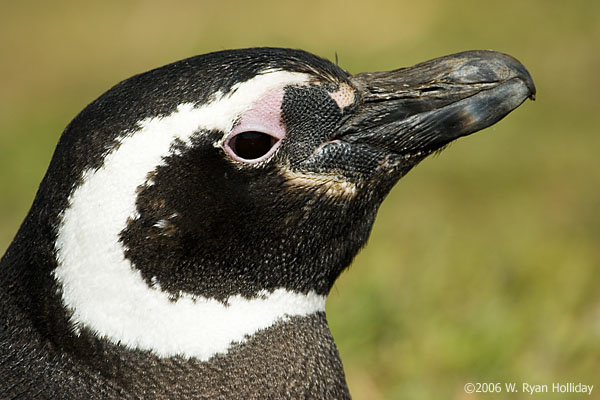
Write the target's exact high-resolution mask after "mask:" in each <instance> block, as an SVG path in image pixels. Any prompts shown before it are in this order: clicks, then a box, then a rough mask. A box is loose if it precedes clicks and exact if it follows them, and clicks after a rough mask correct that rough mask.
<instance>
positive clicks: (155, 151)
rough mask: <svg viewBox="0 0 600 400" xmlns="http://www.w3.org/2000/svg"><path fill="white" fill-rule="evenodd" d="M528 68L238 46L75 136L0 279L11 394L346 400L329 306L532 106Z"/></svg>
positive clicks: (121, 89)
mask: <svg viewBox="0 0 600 400" xmlns="http://www.w3.org/2000/svg"><path fill="white" fill-rule="evenodd" d="M535 92H536V90H535V86H534V83H533V80H532V78H531V76H530V74H529V72H528V71H527V70H526V68H525V67H524V66H523V65H522V64H521V63H520V62H518V61H517V60H516V59H514V58H512V57H511V56H508V55H505V54H501V53H497V52H493V51H466V52H462V53H457V54H453V55H449V56H444V57H440V58H437V59H433V60H431V61H427V62H424V63H420V64H417V65H415V66H412V67H408V68H400V69H397V70H393V71H387V72H375V73H359V74H354V75H352V74H350V73H348V72H346V71H345V70H343V69H342V68H340V67H339V66H338V65H336V64H334V63H332V62H330V61H327V60H325V59H323V58H320V57H318V56H315V55H312V54H310V53H308V52H305V51H301V50H292V49H280V48H249V49H238V50H225V51H219V52H215V53H209V54H205V55H200V56H195V57H192V58H188V59H184V60H181V61H178V62H175V63H172V64H169V65H166V66H163V67H160V68H157V69H153V70H151V71H149V72H145V73H142V74H139V75H136V76H133V77H131V78H129V79H127V80H125V81H123V82H121V83H119V84H117V85H116V86H114V87H113V88H111V89H110V90H108V91H107V92H106V93H104V94H102V95H101V96H100V97H99V98H98V99H96V100H95V101H93V102H92V103H91V104H89V105H88V106H87V107H85V108H84V109H83V111H81V112H80V113H79V114H78V115H77V116H76V117H75V118H74V119H73V121H72V122H71V123H70V124H69V125H68V126H67V127H66V129H65V130H64V132H63V134H62V136H61V138H60V139H59V142H58V145H57V147H56V150H55V152H54V155H53V157H52V160H51V162H50V165H49V168H48V170H47V173H46V175H45V177H44V178H43V180H42V182H41V184H40V187H39V190H38V192H37V194H36V196H35V199H34V201H33V205H32V207H31V210H30V211H29V213H28V215H27V216H26V218H25V220H24V222H23V224H22V226H21V227H20V229H19V230H18V232H17V234H16V236H15V238H14V241H13V242H12V244H11V245H10V246H9V248H8V250H7V251H6V253H5V254H4V256H3V257H2V259H1V261H0V398H8V399H11V398H65V399H67V398H68V399H101V398H102V399H106V398H123V399H136V398H144V399H173V398H195V399H196V398H197V399H259V398H260V399H275V398H295V399H298V398H314V399H348V398H350V394H349V391H348V388H347V385H346V380H345V376H344V370H343V367H342V362H341V360H340V357H339V355H338V351H337V349H336V346H335V343H334V340H333V338H332V335H331V333H330V331H329V328H328V325H327V320H326V316H325V301H326V298H327V294H328V293H329V291H330V289H331V288H332V286H333V284H334V282H335V280H336V278H337V277H338V276H339V275H340V273H341V272H342V271H343V270H344V269H346V268H347V267H348V265H349V264H350V263H351V261H352V259H353V258H354V256H355V255H356V254H357V252H358V251H359V250H360V249H361V248H362V247H363V246H364V244H365V242H366V241H367V238H368V236H369V233H370V230H371V227H372V225H373V223H374V220H375V216H376V214H377V210H378V207H379V205H380V204H381V202H382V201H383V200H384V198H385V197H386V195H387V193H388V192H389V191H390V190H391V188H392V187H393V186H394V184H395V183H396V182H397V181H398V180H399V179H400V178H401V177H402V176H404V175H405V174H406V173H407V172H408V171H409V170H411V169H412V168H413V167H414V166H415V165H417V164H418V163H419V162H420V161H422V160H423V159H424V158H426V157H427V156H428V155H430V154H432V153H434V152H437V151H440V150H441V149H442V148H444V147H445V146H446V145H448V144H449V143H450V142H452V141H454V140H455V139H457V138H459V137H463V136H466V135H469V134H471V133H474V132H476V131H479V130H481V129H483V128H486V127H488V126H490V125H492V124H494V123H496V122H497V121H499V120H500V119H502V118H503V117H504V116H506V115H507V114H508V113H510V112H511V111H512V110H514V109H515V108H517V107H518V106H519V105H521V104H522V103H523V102H524V101H525V100H526V99H527V98H531V99H533V98H534V96H535Z"/></svg>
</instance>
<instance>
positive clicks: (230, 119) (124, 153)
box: [54, 71, 325, 360]
mask: <svg viewBox="0 0 600 400" xmlns="http://www.w3.org/2000/svg"><path fill="white" fill-rule="evenodd" d="M308 80H309V76H308V75H306V74H299V73H290V72H284V71H267V72H264V73H263V74H260V75H257V76H256V77H254V78H252V79H250V80H248V81H246V82H243V83H241V84H237V85H235V86H234V87H233V88H232V90H231V91H230V92H229V93H228V94H222V93H218V94H217V95H215V97H214V99H213V100H212V101H210V102H209V103H207V104H205V105H201V106H198V107H194V105H193V104H181V105H179V107H177V110H176V111H174V112H173V113H172V114H170V115H168V116H165V117H154V118H148V119H145V120H143V121H140V123H139V129H138V130H137V131H136V132H134V133H132V134H126V135H124V136H122V137H121V138H120V139H119V141H120V144H119V146H116V147H115V149H114V150H112V152H110V153H109V154H108V155H107V156H106V158H105V159H104V163H103V166H102V167H101V168H99V169H88V170H86V171H84V172H83V175H82V179H81V182H82V183H81V184H80V185H79V186H78V187H76V188H75V190H74V191H73V192H72V193H71V196H70V197H69V206H68V207H67V209H66V210H65V211H64V212H63V214H62V218H61V221H60V225H59V228H58V233H57V239H56V244H55V249H56V253H57V262H58V267H57V268H56V269H55V270H54V276H55V278H56V280H57V282H58V284H59V287H60V288H61V296H62V302H63V304H64V305H65V306H66V307H67V309H69V310H70V311H71V312H72V315H71V317H70V322H71V323H72V324H73V326H74V327H75V328H81V327H85V328H88V329H90V330H91V331H92V332H94V333H96V334H97V335H98V336H100V337H106V338H107V339H108V340H110V341H111V342H113V343H115V344H118V343H120V344H122V345H125V346H127V347H129V348H135V349H139V350H150V351H152V352H153V353H154V354H156V355H158V356H161V357H170V356H175V355H181V356H184V357H195V358H198V359H200V360H208V359H209V358H210V357H212V356H213V355H215V354H218V353H225V352H227V350H228V348H229V346H230V345H231V344H232V343H235V342H244V341H245V340H246V339H247V337H248V336H250V335H252V334H253V333H255V332H256V331H258V330H260V329H264V328H267V327H269V326H272V325H273V324H274V323H276V322H277V321H281V320H285V319H286V318H289V317H290V316H302V315H308V314H312V313H315V312H319V311H324V309H325V297H324V296H321V295H317V294H315V293H312V292H311V293H308V294H299V293H294V292H290V291H287V290H285V289H277V290H275V291H274V292H272V293H266V292H265V293H258V294H257V296H258V297H257V298H255V299H251V300H248V299H244V298H242V297H241V296H232V297H230V298H229V299H228V300H227V303H228V305H227V306H225V305H224V304H223V303H221V302H218V301H216V300H214V299H207V298H202V297H197V296H196V297H195V296H192V295H190V294H187V293H181V294H180V297H179V298H178V299H177V300H176V301H173V300H172V299H170V298H169V294H168V293H166V292H163V291H161V290H160V288H159V287H150V286H148V285H147V284H146V282H145V281H144V279H143V278H142V275H141V273H140V271H139V270H137V269H135V268H134V267H133V266H132V264H131V262H130V261H129V260H128V259H126V258H125V256H124V251H125V249H124V247H123V245H122V244H121V242H120V241H119V234H120V233H121V231H123V229H125V228H126V226H127V221H128V219H129V218H136V217H137V211H136V199H137V188H138V187H139V186H140V185H143V184H144V183H146V182H147V180H148V176H150V175H149V173H150V172H152V171H154V170H155V169H156V168H157V167H158V166H160V165H161V164H162V163H163V162H164V161H163V160H164V157H166V156H168V155H169V154H170V152H171V147H172V144H173V143H174V142H175V141H176V140H177V141H181V142H183V143H186V144H189V143H190V139H191V137H192V135H193V134H195V133H198V132H199V131H202V130H206V131H210V130H220V131H222V132H225V134H227V133H228V132H230V131H231V129H232V127H233V125H234V123H235V121H236V120H237V119H238V118H239V117H240V115H242V114H243V112H244V111H246V110H248V109H249V108H250V107H251V106H252V104H253V103H255V102H256V101H258V100H259V99H261V97H262V96H264V95H265V94H266V93H268V92H269V91H272V90H274V89H277V88H283V87H284V86H287V85H295V84H297V85H301V84H306V82H307V81H308ZM224 136H225V135H224ZM218 145H222V141H221V142H219V144H217V146H218Z"/></svg>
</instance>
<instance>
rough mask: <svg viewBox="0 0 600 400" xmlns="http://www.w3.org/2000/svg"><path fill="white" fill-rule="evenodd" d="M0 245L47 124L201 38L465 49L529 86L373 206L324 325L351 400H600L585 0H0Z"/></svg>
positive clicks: (373, 63)
mask: <svg viewBox="0 0 600 400" xmlns="http://www.w3.org/2000/svg"><path fill="white" fill-rule="evenodd" d="M0 4H1V6H0V7H1V8H0V53H1V57H2V61H1V63H0V193H1V194H0V254H2V253H4V250H5V249H6V247H7V246H8V244H9V242H10V241H11V239H12V237H13V235H14V234H15V232H16V230H17V228H18V226H19V224H20V223H21V221H22V220H23V218H24V216H25V214H26V212H27V210H28V209H29V206H30V204H31V201H32V200H33V197H34V195H35V192H36V189H37V185H38V183H39V182H40V180H41V179H42V176H43V174H44V172H45V170H46V167H47V165H48V163H49V160H50V158H51V155H52V151H53V149H54V146H55V144H56V142H57V140H58V137H59V135H60V132H61V131H62V129H63V128H64V127H65V126H66V125H67V123H68V122H69V121H70V120H71V119H72V118H73V117H74V116H75V115H76V113H77V112H78V111H79V110H81V109H82V108H83V107H84V106H85V105H86V104H87V103H89V102H90V101H92V100H93V99H94V98H96V97H97V96H99V95H100V94H101V93H102V92H104V91H105V90H106V89H108V88H109V87H110V86H112V85H113V84H115V83H116V82H118V81H120V80H122V79H125V78H127V77H129V76H131V75H133V74H135V73H138V72H142V71H145V70H148V69H150V68H153V67H156V66H160V65H163V64H166V63H169V62H171V61H175V60H177V59H180V58H184V57H188V56H191V55H195V54H200V53H205V52H210V51H214V50H220V49H226V48H236V47H251V46H259V45H260V46H263V45H269V46H283V47H294V48H303V49H305V50H309V51H311V52H314V53H316V54H319V55H321V56H324V57H327V58H330V59H335V54H336V53H337V55H338V57H339V63H340V65H341V66H342V67H343V68H345V69H347V70H349V71H351V72H360V71H371V70H386V69H392V68H396V67H400V66H408V65H412V64H414V63H417V62H419V61H424V60H426V59H430V58H433V57H436V56H441V55H445V54H449V53H453V52H457V51H461V50H467V49H494V50H499V51H503V52H506V53H510V54H512V55H514V56H515V57H517V58H519V59H520V60H521V61H522V62H523V63H524V64H525V65H526V66H527V67H528V68H529V70H530V72H531V74H532V75H533V77H534V79H535V82H536V84H537V88H538V97H537V101H536V102H530V101H528V102H526V103H525V104H524V105H523V106H522V107H521V108H519V109H517V110H516V111H515V112H514V113H513V114H511V115H510V116H509V117H508V118H507V119H506V120H504V121H501V122H500V123H499V124H497V125H495V126H494V127H492V128H490V129H487V130H486V131H484V132H482V133H478V134H476V135H474V136H472V137H469V138H467V139H463V140H460V141H458V143H456V144H454V145H453V146H451V147H450V148H449V149H447V150H445V151H444V152H443V153H442V154H441V155H439V156H435V157H432V158H430V159H428V160H426V161H424V162H423V163H422V164H421V165H420V166H419V167H417V168H416V169H415V170H414V171H412V172H411V173H410V174H409V175H408V176H407V177H405V178H404V179H403V180H402V181H400V183H399V184H398V185H397V187H396V188H395V189H394V190H393V191H392V193H391V194H390V195H389V197H388V199H387V200H386V202H385V203H384V204H383V206H382V207H381V211H380V213H379V217H378V221H377V222H376V224H375V226H374V229H373V234H372V236H371V239H370V241H369V244H368V245H367V247H366V249H365V250H364V251H363V252H362V253H361V254H360V255H359V256H358V257H357V259H356V261H355V262H354V264H353V265H352V266H351V268H350V271H349V272H346V273H344V274H343V275H342V277H341V278H340V279H339V281H338V283H337V285H336V286H335V287H334V289H333V291H332V293H331V296H330V299H329V302H328V317H329V320H330V323H331V328H332V331H333V334H334V336H335V338H336V340H337V343H338V345H339V349H340V353H341V356H342V359H343V361H344V365H345V368H346V372H347V377H348V382H349V386H350V390H351V392H352V394H353V395H354V397H355V398H357V399H400V398H402V399H405V398H408V399H504V398H506V399H508V398H510V399H521V398H523V399H524V398H529V397H530V396H529V395H526V394H524V393H519V394H511V395H508V394H506V393H502V394H485V393H480V394H472V395H467V394H466V393H465V392H464V390H463V386H464V385H465V383H467V382H502V383H504V382H516V383H518V386H517V388H519V389H520V388H521V387H520V383H521V382H529V383H532V384H548V385H550V386H551V384H552V383H553V382H575V383H577V382H582V383H585V384H593V385H595V386H596V387H595V389H594V391H593V393H592V396H586V395H552V394H548V395H543V394H539V395H535V396H532V398H536V399H538V398H556V399H559V398H561V399H563V398H565V399H570V398H573V399H579V398H592V399H600V290H599V286H600V250H599V247H600V246H599V244H600V243H599V239H600V187H599V183H600V158H599V157H598V155H597V153H598V151H600V129H599V126H600V2H599V1H595V0H589V1H584V0H580V1H578V0H575V1H570V2H566V1H549V0H537V1H523V0H520V1H512V0H505V1H502V2H484V1H480V0H473V1H471V0H458V1H457V0H455V1H447V2H441V1H433V0H420V1H404V2H402V1H383V0H374V1H370V2H354V3H353V2H348V1H329V2H319V1H312V0H303V1H297V2H283V1H278V2H265V1H252V2H233V1H229V0H220V1H180V2H159V1H146V2H142V1H103V2H85V1H82V2H74V1H73V2H67V1H57V0H54V1H51V2H50V1H48V2H42V1H38V2H33V1H21V2H9V1H6V0H2V1H1V2H0Z"/></svg>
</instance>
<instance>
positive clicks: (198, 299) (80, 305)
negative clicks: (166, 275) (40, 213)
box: [53, 253, 326, 361]
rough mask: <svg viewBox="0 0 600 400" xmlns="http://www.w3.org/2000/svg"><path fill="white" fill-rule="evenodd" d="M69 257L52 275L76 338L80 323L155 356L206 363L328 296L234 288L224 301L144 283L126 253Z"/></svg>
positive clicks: (314, 308) (317, 308)
mask: <svg viewBox="0 0 600 400" xmlns="http://www.w3.org/2000/svg"><path fill="white" fill-rule="evenodd" d="M63 254H64V253H63ZM76 258H77V259H79V260H85V259H84V258H83V259H82V258H81V257H76ZM67 259H69V258H68V257H67ZM67 259H63V260H61V261H62V262H60V261H59V263H58V267H57V268H56V269H55V270H54V272H53V275H54V277H55V279H56V282H57V284H58V286H59V287H60V288H61V290H60V293H61V302H62V304H63V305H64V307H65V309H66V310H67V313H68V315H69V317H68V319H69V324H70V325H71V327H72V328H73V331H74V334H75V335H77V336H79V335H80V334H81V332H82V330H83V329H85V330H86V331H88V332H91V333H92V334H93V335H94V336H96V337H101V338H104V339H105V340H107V341H109V342H110V343H113V344H118V345H120V346H124V347H126V348H129V349H135V350H139V351H148V352H150V353H152V354H154V355H155V356H157V357H159V358H169V357H175V356H178V357H184V358H193V359H197V360H199V361H207V360H209V359H211V358H212V357H214V356H215V355H218V354H226V353H227V352H228V351H229V349H230V348H231V346H232V345H233V344H234V343H244V342H245V341H247V340H248V338H250V337H252V336H253V335H254V334H255V333H256V332H258V331H261V330H264V329H267V328H269V327H272V326H274V325H276V324H280V323H285V322H286V321H288V320H289V319H290V318H292V317H305V316H311V315H314V314H318V313H321V314H323V315H324V312H325V301H326V297H325V296H324V295H319V294H317V293H315V292H313V291H309V292H308V293H299V292H295V291H292V290H289V289H286V288H278V289H275V290H273V291H266V290H264V291H260V292H257V293H256V294H255V295H254V296H252V297H247V296H242V295H240V294H232V295H230V296H229V297H227V298H226V299H225V300H221V299H215V298H210V297H203V296H199V295H196V294H194V295H192V294H188V293H185V292H180V293H177V294H173V293H170V292H167V291H163V290H162V289H161V288H160V286H159V285H153V286H151V285H148V284H147V282H146V281H145V280H144V279H143V278H142V276H141V274H140V272H139V270H137V269H135V268H133V266H131V265H129V264H128V261H127V260H126V259H122V260H121V262H120V263H112V264H104V265H102V266H101V268H98V265H94V268H90V265H89V264H85V263H81V262H79V263H69V264H68V263H66V262H67V261H68V260H67Z"/></svg>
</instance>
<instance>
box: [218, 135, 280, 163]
mask: <svg viewBox="0 0 600 400" xmlns="http://www.w3.org/2000/svg"><path fill="white" fill-rule="evenodd" d="M274 144H275V138H274V137H273V136H271V135H267V134H266V133H262V132H255V131H249V132H242V133H240V134H239V135H236V136H235V137H234V138H232V140H231V142H230V143H229V146H230V147H231V149H232V150H233V151H234V152H235V154H236V155H237V156H238V157H241V158H244V159H246V160H253V159H255V158H260V157H262V156H264V155H265V154H267V153H268V152H269V150H271V147H273V145H274Z"/></svg>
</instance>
